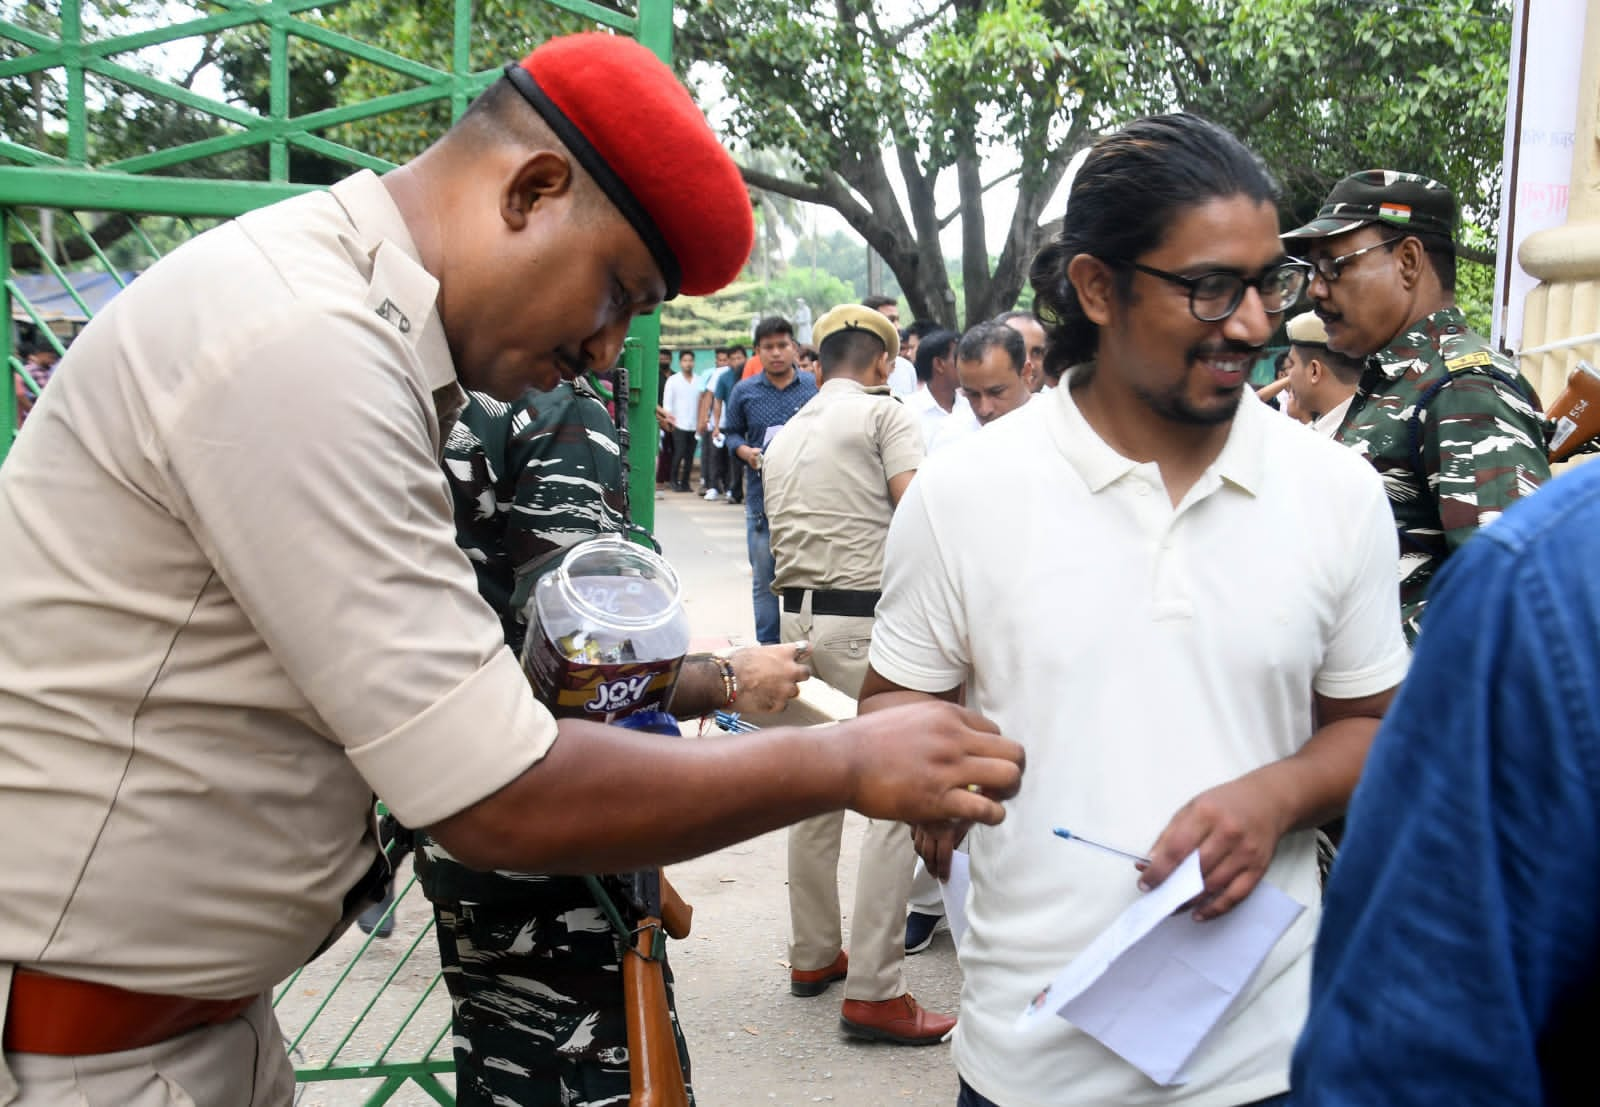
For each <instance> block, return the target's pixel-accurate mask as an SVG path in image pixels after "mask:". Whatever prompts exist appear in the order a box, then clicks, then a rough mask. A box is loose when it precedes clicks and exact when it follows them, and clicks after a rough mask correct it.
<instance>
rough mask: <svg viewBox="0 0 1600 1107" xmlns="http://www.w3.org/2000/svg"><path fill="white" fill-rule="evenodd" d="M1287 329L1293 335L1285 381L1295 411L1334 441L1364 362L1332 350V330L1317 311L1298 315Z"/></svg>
mask: <svg viewBox="0 0 1600 1107" xmlns="http://www.w3.org/2000/svg"><path fill="white" fill-rule="evenodd" d="M1284 330H1285V332H1286V333H1287V334H1288V336H1289V349H1288V351H1287V352H1286V353H1285V355H1284V370H1285V373H1284V379H1285V380H1287V381H1288V382H1289V385H1288V392H1289V394H1290V395H1292V396H1293V397H1294V400H1293V404H1294V410H1295V411H1296V412H1297V413H1298V414H1299V417H1300V418H1301V420H1302V421H1303V422H1307V423H1310V424H1311V429H1312V430H1314V431H1316V432H1317V433H1318V434H1325V435H1327V436H1328V437H1329V438H1332V437H1334V436H1335V435H1337V434H1338V433H1339V427H1340V425H1341V424H1343V423H1344V416H1345V413H1346V412H1347V411H1349V410H1350V398H1351V397H1352V396H1354V395H1355V394H1356V386H1357V385H1359V384H1360V383H1361V372H1362V369H1363V368H1364V367H1363V365H1362V363H1361V359H1360V358H1354V357H1346V356H1345V355H1344V354H1340V353H1335V352H1334V351H1333V350H1330V349H1328V328H1327V327H1326V326H1324V325H1323V322H1322V318H1321V317H1320V316H1319V315H1317V313H1316V312H1314V311H1308V312H1306V313H1304V314H1303V315H1296V316H1295V317H1294V318H1293V319H1291V320H1289V323H1288V325H1287V326H1286V327H1285V328H1284Z"/></svg>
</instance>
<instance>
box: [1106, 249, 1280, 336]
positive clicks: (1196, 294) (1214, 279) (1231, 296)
mask: <svg viewBox="0 0 1600 1107" xmlns="http://www.w3.org/2000/svg"><path fill="white" fill-rule="evenodd" d="M1120 264H1122V265H1126V266H1128V267H1129V268H1131V269H1137V270H1138V271H1139V272H1141V273H1147V274H1149V275H1150V276H1152V277H1159V278H1160V279H1161V280H1164V281H1167V282H1168V283H1170V284H1175V285H1178V286H1179V287H1180V288H1187V289H1188V290H1189V313H1190V314H1191V315H1193V316H1194V317H1195V318H1196V319H1198V320H1200V322H1202V323H1220V322H1222V321H1223V320H1224V319H1226V318H1228V316H1230V315H1232V314H1233V313H1234V312H1236V311H1238V310H1239V305H1240V304H1242V303H1244V293H1245V289H1247V288H1253V289H1255V290H1256V294H1257V295H1259V296H1260V297H1261V306H1262V308H1263V309H1265V310H1266V312H1267V314H1268V315H1277V314H1278V313H1279V312H1282V311H1286V310H1288V309H1289V308H1290V307H1291V306H1293V304H1294V302H1295V301H1296V300H1298V299H1299V298H1300V293H1301V292H1302V291H1304V289H1305V287H1306V284H1307V283H1308V282H1309V281H1310V279H1311V267H1310V266H1309V265H1307V264H1306V263H1305V262H1303V261H1285V262H1282V263H1280V264H1278V265H1274V266H1273V267H1272V268H1270V269H1268V270H1266V271H1265V272H1263V273H1262V274H1261V275H1260V276H1259V277H1241V276H1240V275H1239V274H1237V273H1230V272H1228V271H1227V270H1225V269H1219V270H1217V271H1216V272H1213V273H1201V274H1200V275H1199V276H1198V277H1183V276H1179V275H1178V274H1177V273H1168V272H1167V271H1166V270H1165V269H1157V268H1155V267H1154V266H1150V265H1140V264H1139V263H1138V262H1136V261H1122V262H1120Z"/></svg>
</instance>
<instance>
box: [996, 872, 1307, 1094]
mask: <svg viewBox="0 0 1600 1107" xmlns="http://www.w3.org/2000/svg"><path fill="white" fill-rule="evenodd" d="M1204 887H1205V882H1204V879H1203V878H1202V877H1201V874H1200V855H1199V853H1198V852H1197V853H1192V854H1190V855H1189V856H1188V857H1187V858H1185V859H1184V861H1183V864H1181V865H1180V866H1178V868H1177V869H1176V870H1174V871H1173V873H1172V875H1171V876H1170V877H1168V878H1167V880H1166V881H1165V882H1164V883H1162V885H1161V886H1160V887H1159V888H1155V889H1153V890H1151V891H1150V892H1148V893H1146V894H1145V895H1143V896H1141V897H1139V899H1137V900H1135V901H1134V902H1133V904H1132V905H1130V906H1129V907H1128V909H1127V910H1126V911H1124V912H1123V913H1122V914H1121V915H1119V916H1117V918H1116V919H1114V920H1113V921H1112V923H1111V925H1110V926H1108V927H1107V928H1106V929H1105V930H1104V931H1102V932H1101V933H1100V934H1099V935H1098V936H1097V937H1096V938H1095V940H1094V941H1092V942H1090V943H1089V945H1088V947H1087V948H1085V949H1084V951H1083V952H1082V953H1081V954H1079V955H1078V956H1077V957H1076V958H1074V959H1073V961H1072V962H1071V964H1069V965H1067V966H1066V967H1065V968H1064V969H1062V970H1061V972H1060V973H1059V974H1058V975H1057V976H1056V978H1055V979H1054V980H1053V981H1051V983H1050V985H1049V987H1047V988H1045V989H1044V990H1043V991H1042V992H1040V993H1039V994H1038V995H1037V996H1035V997H1034V999H1033V1001H1032V1002H1031V1003H1030V1004H1029V1005H1028V1009H1027V1010H1026V1011H1024V1012H1023V1013H1022V1015H1021V1016H1019V1017H1018V1019H1017V1027H1018V1029H1019V1030H1020V1029H1026V1028H1027V1027H1029V1026H1031V1025H1034V1024H1035V1023H1036V1022H1037V1021H1038V1020H1040V1019H1043V1018H1046V1017H1048V1016H1049V1015H1051V1014H1055V1015H1059V1016H1060V1017H1061V1018H1063V1019H1066V1020H1067V1021H1068V1022H1070V1023H1072V1024H1073V1025H1074V1026H1076V1027H1078V1029H1080V1030H1082V1031H1083V1032H1084V1033H1086V1034H1088V1035H1090V1036H1091V1037H1093V1038H1095V1039H1096V1040H1097V1041H1099V1042H1100V1043H1101V1044H1102V1045H1104V1046H1105V1047H1106V1048H1108V1049H1110V1050H1112V1051H1113V1052H1115V1053H1116V1054H1117V1055H1118V1056H1120V1057H1122V1059H1123V1060H1125V1061H1127V1062H1128V1063H1129V1064H1131V1065H1133V1066H1134V1067H1136V1068H1138V1069H1139V1070H1140V1071H1141V1072H1143V1073H1144V1074H1145V1075H1146V1076H1148V1077H1149V1078H1150V1079H1151V1080H1153V1081H1155V1082H1156V1083H1157V1084H1163V1085H1170V1084H1181V1083H1183V1068H1184V1066H1185V1065H1186V1064H1187V1063H1188V1061H1189V1059H1190V1058H1191V1057H1192V1056H1194V1054H1195V1051H1196V1050H1197V1049H1198V1048H1199V1047H1200V1045H1201V1043H1202V1041H1203V1040H1204V1039H1205V1037H1206V1035H1207V1034H1208V1033H1210V1031H1211V1028H1212V1027H1214V1026H1215V1025H1216V1024H1217V1023H1218V1022H1220V1021H1221V1020H1222V1019H1223V1018H1224V1017H1225V1016H1226V1015H1227V1013H1228V1010H1229V1008H1231V1007H1232V1005H1233V1003H1234V1001H1235V1000H1236V999H1237V998H1238V996H1239V994H1240V993H1241V992H1242V991H1243V990H1244V988H1245V986H1246V985H1247V984H1248V983H1249V982H1250V978H1251V977H1252V976H1253V975H1254V974H1255V971H1256V969H1258V968H1259V967H1260V966H1261V962H1262V961H1263V960H1265V959H1266V956H1267V954H1268V952H1270V951H1271V949H1272V947H1273V946H1274V945H1276V944H1277V942H1278V939H1280V938H1282V937H1283V934H1284V932H1285V931H1286V930H1288V929H1289V927H1290V926H1291V925H1292V924H1293V923H1294V921H1295V919H1297V918H1299V917H1300V912H1302V911H1303V910H1305V908H1304V907H1303V906H1302V905H1301V904H1299V903H1297V902H1295V901H1294V900H1293V899H1291V898H1289V897H1288V896H1287V895H1285V894H1284V893H1283V892H1282V891H1281V890H1280V889H1278V888H1276V887H1274V886H1273V885H1271V884H1269V883H1267V882H1266V881H1262V882H1261V883H1260V884H1258V885H1257V886H1256V890H1255V891H1254V892H1252V893H1251V894H1250V896H1249V898H1248V899H1246V900H1245V901H1244V902H1243V903H1241V904H1239V905H1238V906H1237V907H1235V908H1234V909H1233V910H1232V911H1230V912H1228V913H1227V914H1226V915H1223V916H1222V917H1221V918H1219V919H1212V920H1211V921H1209V922H1203V923H1201V922H1195V921H1194V920H1193V919H1192V918H1191V917H1190V916H1189V915H1188V914H1187V913H1185V914H1182V915H1174V914H1173V912H1174V911H1176V910H1177V909H1178V908H1179V907H1181V906H1182V905H1184V904H1185V903H1187V902H1189V901H1190V900H1191V899H1193V898H1194V897H1195V896H1197V895H1199V894H1200V892H1201V891H1202V890H1203V889H1204Z"/></svg>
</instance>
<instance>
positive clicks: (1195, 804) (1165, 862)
mask: <svg viewBox="0 0 1600 1107" xmlns="http://www.w3.org/2000/svg"><path fill="white" fill-rule="evenodd" d="M1288 829H1289V828H1288V826H1287V823H1286V821H1285V819H1284V816H1283V815H1282V813H1281V812H1280V811H1279V810H1278V805H1277V804H1275V803H1274V802H1273V796H1272V793H1271V792H1270V791H1269V790H1268V789H1266V788H1264V787H1262V786H1261V783H1260V780H1259V779H1258V777H1257V776H1256V774H1249V775H1246V776H1242V777H1240V778H1238V779H1237V780H1230V781H1229V782H1228V783H1226V784H1221V785H1218V786H1217V787H1215V788H1212V789H1211V790H1210V791H1206V792H1201V793H1200V794H1199V795H1198V796H1196V797H1195V798H1194V799H1192V800H1190V801H1189V802H1188V803H1186V804H1184V806H1183V807H1182V808H1181V809H1180V810H1179V811H1178V813H1177V814H1176V815H1174V816H1173V817H1172V821H1171V822H1169V823H1167V825H1166V829H1164V830H1163V831H1162V832H1161V836H1160V837H1159V838H1157V839H1156V844H1155V846H1154V847H1153V848H1152V849H1151V850H1150V864H1149V866H1148V867H1147V868H1145V869H1144V872H1143V874H1142V875H1141V876H1140V878H1139V883H1140V886H1141V887H1150V888H1154V887H1155V886H1157V885H1158V884H1160V883H1161V882H1162V881H1163V880H1165V879H1166V878H1167V877H1168V876H1169V875H1170V874H1171V873H1172V870H1173V869H1175V868H1177V867H1178V865H1179V864H1180V863H1181V862H1182V861H1183V859H1184V858H1185V857H1188V856H1189V854H1190V853H1192V852H1194V850H1196V849H1198V850H1199V851H1200V871H1201V873H1203V874H1204V875H1205V880H1206V890H1205V893H1204V894H1203V895H1202V896H1201V897H1200V898H1199V899H1197V900H1195V901H1194V903H1192V904H1190V905H1189V906H1190V908H1191V909H1192V911H1193V913H1194V917H1195V918H1196V919H1199V920H1202V921H1203V920H1205V919H1214V918H1216V917H1217V916H1219V915H1223V914H1226V913H1227V912H1229V911H1231V910H1233V908H1234V907H1236V906H1238V905H1239V904H1240V903H1241V902H1243V901H1244V898H1245V897H1246V896H1248V895H1249V894H1250V893H1251V892H1252V891H1254V890H1255V886H1256V885H1257V884H1258V883H1259V882H1260V881H1261V877H1262V875H1263V874H1264V873H1266V871H1267V866H1268V865H1269V864H1271V863H1272V855H1273V852H1274V851H1275V850H1276V849H1277V848H1278V839H1279V838H1281V837H1283V835H1284V834H1285V833H1286V832H1287V831H1288Z"/></svg>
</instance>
